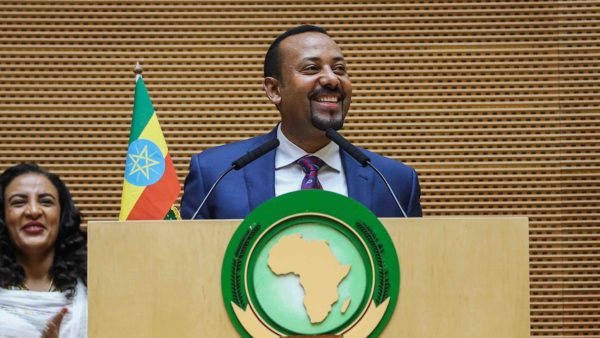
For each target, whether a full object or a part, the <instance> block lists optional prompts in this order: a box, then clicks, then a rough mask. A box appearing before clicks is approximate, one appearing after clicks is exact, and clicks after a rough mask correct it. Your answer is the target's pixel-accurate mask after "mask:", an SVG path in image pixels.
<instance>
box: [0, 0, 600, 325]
mask: <svg viewBox="0 0 600 338" xmlns="http://www.w3.org/2000/svg"><path fill="white" fill-rule="evenodd" d="M300 23H312V24H320V25H323V26H324V27H326V28H328V29H329V31H330V32H331V34H332V35H333V36H334V38H335V39H336V40H337V41H338V42H339V44H340V45H341V47H342V49H343V50H344V52H345V54H346V57H347V59H348V60H349V66H350V67H349V71H350V73H351V76H352V81H353V84H354V88H355V89H354V95H353V103H352V108H351V115H350V116H349V117H348V122H347V125H346V128H345V132H344V134H345V135H346V136H347V137H349V138H350V139H351V140H352V141H353V142H355V143H356V144H358V145H361V146H364V147H366V148H368V149H370V150H372V151H375V152H379V153H381V154H384V155H387V156H390V157H393V158H395V159H398V160H402V161H404V162H406V163H408V164H410V165H412V166H414V167H415V168H416V169H417V171H418V172H419V174H420V178H421V183H422V188H423V197H422V204H423V207H424V213H425V215H429V216H457V215H465V216H474V215H526V216H529V217H530V220H531V222H530V255H531V264H530V268H531V270H530V271H531V272H530V277H531V299H530V300H531V323H532V328H531V332H532V336H556V337H558V336H561V337H562V336H565V337H570V336H578V335H585V334H588V336H589V334H592V335H594V334H595V335H600V325H599V324H598V318H599V316H600V313H599V312H598V304H599V302H600V298H599V296H598V294H600V287H599V286H598V278H599V275H600V268H599V266H600V260H599V258H598V256H599V255H600V230H599V228H600V227H599V225H600V221H599V219H600V206H599V205H600V196H599V193H598V192H599V191H600V180H599V177H600V153H599V151H598V149H599V144H600V133H599V132H598V130H599V129H600V112H599V109H600V98H599V96H598V92H599V89H600V81H599V80H598V78H599V75H600V63H599V62H598V60H599V56H600V40H599V38H598V36H599V34H600V32H599V31H598V27H599V25H600V5H599V4H598V3H597V2H595V1H543V0H540V1H527V2H525V1H512V2H510V1H506V2H491V3H483V4H480V1H470V2H469V1H465V2H460V3H455V1H447V2H443V1H435V0H432V1H430V2H413V3H396V2H391V1H388V2H373V1H361V2H354V1H330V2H322V1H302V2H300V1H288V2H283V1H268V2H267V1H227V2H225V1H178V2H172V1H166V0H164V1H134V0H129V1H112V0H111V1H94V2H92V1H86V0H80V1H1V2H0V29H1V31H2V33H0V169H4V168H5V167H7V166H9V165H12V164H15V163H18V162H21V161H37V162H39V163H41V164H42V165H43V166H45V167H47V168H49V169H50V170H52V171H54V172H56V173H58V174H60V175H61V176H62V177H63V178H64V179H65V180H66V181H67V183H68V185H69V186H70V187H71V189H72V191H73V193H74V196H75V199H76V202H77V205H78V206H79V207H80V208H81V210H82V211H83V213H84V215H85V217H86V219H87V220H100V219H105V220H113V219H116V217H117V215H118V210H119V203H120V189H121V183H122V176H123V167H124V162H125V153H126V149H127V141H128V134H129V122H130V115H131V110H132V103H133V90H134V78H133V67H134V64H135V61H136V59H138V58H143V59H144V67H145V71H144V78H145V81H146V85H147V87H148V90H149V92H150V95H151V97H152V100H153V102H154V106H155V108H156V110H157V113H158V116H159V119H160V121H161V124H162V128H163V131H164V133H165V135H166V138H167V142H168V144H169V148H170V151H171V154H172V155H173V160H174V163H175V166H176V167H177V170H178V174H179V178H180V180H181V181H183V179H184V178H185V176H186V173H187V165H188V160H189V157H190V156H191V155H192V154H193V153H196V152H199V151H202V150H203V149H205V148H207V147H212V146H214V145H217V144H222V143H227V142H232V141H235V140H239V139H242V138H246V137H249V136H253V135H257V134H260V133H264V132H267V131H269V130H270V129H271V128H273V126H274V124H275V123H276V121H277V119H278V115H277V112H276V111H275V110H274V108H273V107H272V106H271V105H270V104H269V102H268V101H267V99H266V97H265V95H264V93H263V92H262V90H261V74H262V60H263V56H264V53H265V51H266V49H267V47H268V44H269V43H270V42H271V41H272V39H273V38H274V37H275V36H276V35H278V34H279V33H281V32H282V31H284V30H285V29H287V28H289V27H291V26H293V25H296V24H300Z"/></svg>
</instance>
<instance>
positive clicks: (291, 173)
mask: <svg viewBox="0 0 600 338" xmlns="http://www.w3.org/2000/svg"><path fill="white" fill-rule="evenodd" d="M277 139H278V140H279V147H277V150H276V151H275V196H279V195H282V194H285V193H288V192H292V191H296V190H300V186H301V185H302V179H303V178H304V175H305V174H304V171H303V170H302V168H301V167H300V165H299V164H297V163H296V161H297V160H298V159H299V158H301V157H303V156H306V155H314V156H317V157H318V158H320V159H321V160H323V162H325V165H323V167H322V168H321V169H319V173H318V178H319V182H321V185H322V186H323V190H328V191H333V192H336V193H338V194H341V195H344V196H348V185H347V184H346V176H345V175H344V167H343V166H342V157H341V156H340V147H339V146H338V145H337V144H335V143H334V142H329V143H328V144H327V145H326V146H325V147H323V148H321V149H319V150H318V151H317V152H316V153H314V154H309V153H307V152H306V151H304V150H302V148H300V147H298V146H297V145H295V144H294V143H292V142H291V141H290V140H289V139H288V138H287V137H285V135H283V132H282V131H281V124H279V125H278V126H277Z"/></svg>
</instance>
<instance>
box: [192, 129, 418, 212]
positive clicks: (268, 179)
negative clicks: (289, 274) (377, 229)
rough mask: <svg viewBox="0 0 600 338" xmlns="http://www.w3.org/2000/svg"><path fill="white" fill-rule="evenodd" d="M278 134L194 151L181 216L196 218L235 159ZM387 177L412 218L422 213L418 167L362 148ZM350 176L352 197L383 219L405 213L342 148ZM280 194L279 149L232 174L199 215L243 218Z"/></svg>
mask: <svg viewBox="0 0 600 338" xmlns="http://www.w3.org/2000/svg"><path fill="white" fill-rule="evenodd" d="M276 137H277V129H274V130H273V131H271V132H270V133H268V134H265V135H261V136H258V137H254V138H251V139H247V140H244V141H240V142H235V143H231V144H226V145H223V146H219V147H215V148H211V149H207V150H205V151H203V152H202V153H200V154H197V155H194V156H193V157H192V160H191V162H190V168H189V173H188V176H187V178H186V179H185V185H184V189H183V197H182V199H181V216H182V218H183V219H189V218H191V217H192V215H193V214H194V212H195V211H196V209H197V208H198V206H199V205H200V202H202V200H203V199H204V196H205V195H206V193H207V192H208V190H209V189H210V186H211V185H212V184H213V183H214V182H215V181H216V180H217V178H218V177H219V175H220V174H221V173H222V172H223V171H225V170H226V169H227V168H229V167H230V166H231V163H232V162H233V161H235V160H236V159H238V158H239V157H241V156H243V155H245V154H246V153H247V152H249V151H250V150H252V149H254V148H256V147H257V146H259V145H261V144H262V143H264V142H266V141H268V140H269V139H273V138H276ZM361 150H362V151H363V152H364V153H365V154H366V155H367V156H368V157H369V158H370V159H371V163H372V164H373V165H374V166H375V167H377V168H378V169H379V170H380V171H381V172H382V173H383V175H384V176H385V177H386V178H387V180H388V181H389V183H390V186H391V187H392V189H393V190H394V193H395V194H396V196H397V197H398V200H399V201H400V203H401V204H402V207H403V208H404V210H405V211H406V213H407V215H408V216H409V217H410V216H412V217H418V216H421V204H420V201H419V199H420V195H421V189H420V187H419V179H418V177H417V173H416V171H415V170H414V169H413V168H411V167H409V166H407V165H405V164H403V163H400V162H397V161H394V160H392V159H389V158H386V157H383V156H381V155H377V154H375V153H371V152H369V151H366V150H364V149H361ZM340 153H341V157H342V164H343V166H344V172H345V174H346V184H347V185H348V196H349V197H350V198H353V199H355V200H357V201H359V202H360V203H362V204H363V205H365V206H366V207H367V208H369V209H370V210H371V211H373V213H374V214H375V215H377V216H378V217H402V213H401V212H400V210H399V209H398V206H397V205H396V203H395V201H394V198H393V197H392V195H391V194H390V192H389V191H388V190H387V188H386V186H385V183H384V182H383V181H382V180H381V178H379V177H378V176H377V174H376V173H375V172H374V171H373V170H372V169H371V168H369V167H362V166H361V165H360V164H359V163H358V162H356V160H354V159H353V158H352V157H350V155H348V154H347V153H346V152H344V151H342V150H340ZM274 196H275V150H272V151H270V152H268V153H267V154H265V155H263V156H262V157H260V158H258V159H257V160H255V161H254V162H252V163H250V164H248V165H247V166H246V167H244V168H242V169H241V170H239V171H236V170H234V171H232V172H230V173H229V174H228V175H227V176H225V178H223V180H222V181H221V183H219V185H217V187H216V188H215V190H214V191H213V192H212V194H211V195H210V197H209V199H208V200H207V201H206V204H205V205H204V206H203V207H202V210H200V212H199V213H198V215H197V216H196V218H197V219H200V218H212V219H214V218H217V219H243V218H245V217H246V216H247V215H248V214H249V213H250V212H251V211H252V210H254V208H256V207H257V206H259V205H260V204H261V203H263V202H265V201H266V200H268V199H270V198H272V197H274Z"/></svg>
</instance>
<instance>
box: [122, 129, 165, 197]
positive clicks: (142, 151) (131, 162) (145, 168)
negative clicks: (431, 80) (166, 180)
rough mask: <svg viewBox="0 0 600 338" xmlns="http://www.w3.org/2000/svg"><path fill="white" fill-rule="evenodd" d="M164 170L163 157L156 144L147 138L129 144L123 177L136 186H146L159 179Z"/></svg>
mask: <svg viewBox="0 0 600 338" xmlns="http://www.w3.org/2000/svg"><path fill="white" fill-rule="evenodd" d="M164 172H165V159H164V157H163V154H162V152H161V151H160V148H158V146H157V145H156V144H155V143H154V142H152V141H150V140H147V139H137V140H135V141H133V142H131V144H129V150H128V151H127V160H126V161H125V179H126V180H127V182H129V183H131V184H133V185H137V186H147V185H151V184H154V183H156V182H158V180H160V178H161V177H162V175H163V173H164Z"/></svg>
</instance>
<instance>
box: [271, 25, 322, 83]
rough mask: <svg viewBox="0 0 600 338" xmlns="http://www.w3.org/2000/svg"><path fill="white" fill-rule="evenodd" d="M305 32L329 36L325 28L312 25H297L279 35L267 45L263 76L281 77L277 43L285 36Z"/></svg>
mask: <svg viewBox="0 0 600 338" xmlns="http://www.w3.org/2000/svg"><path fill="white" fill-rule="evenodd" d="M306 32H317V33H321V34H325V35H327V36H330V35H329V34H328V33H327V31H326V30H325V28H322V27H319V26H313V25H301V26H297V27H294V28H292V29H290V30H288V31H286V32H285V33H283V34H281V35H279V36H278V37H277V38H276V39H275V41H273V43H272V44H271V46H270V47H269V50H268V51H267V55H266V56H265V64H264V70H263V71H264V76H265V77H274V78H276V79H278V80H280V79H281V58H280V57H279V45H280V44H281V41H283V40H285V39H286V38H288V37H290V36H292V35H297V34H302V33H306Z"/></svg>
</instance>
